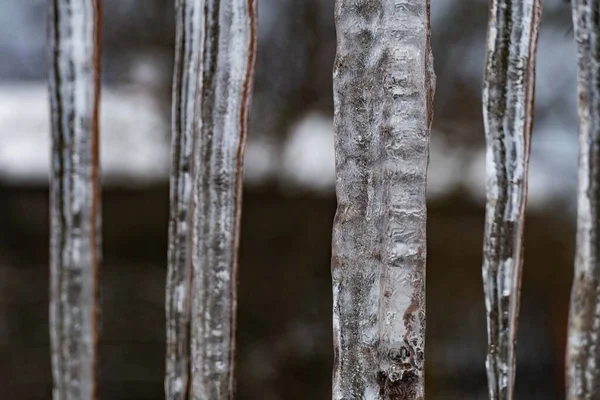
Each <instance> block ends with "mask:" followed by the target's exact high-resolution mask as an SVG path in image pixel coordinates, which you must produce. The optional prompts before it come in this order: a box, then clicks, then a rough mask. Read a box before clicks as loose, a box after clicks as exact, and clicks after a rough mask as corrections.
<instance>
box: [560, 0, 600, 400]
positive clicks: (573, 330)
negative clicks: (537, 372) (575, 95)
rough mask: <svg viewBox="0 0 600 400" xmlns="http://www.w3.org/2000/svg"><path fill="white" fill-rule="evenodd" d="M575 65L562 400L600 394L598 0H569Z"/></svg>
mask: <svg viewBox="0 0 600 400" xmlns="http://www.w3.org/2000/svg"><path fill="white" fill-rule="evenodd" d="M572 4H573V24H574V27H575V39H576V41H577V49H578V56H577V58H578V64H579V68H578V69H579V77H578V89H579V146H580V147H579V190H578V209H577V252H576V257H575V276H574V278H573V288H572V291H571V309H570V314H569V340H568V345H567V357H566V361H567V369H566V374H567V377H566V378H567V399H568V400H575V399H586V400H587V399H598V398H600V351H599V349H600V262H599V256H600V254H599V252H600V240H599V235H600V232H599V229H598V218H599V217H600V216H599V214H598V211H599V207H600V205H599V200H600V88H599V82H600V46H599V44H600V21H599V20H598V15H600V2H599V1H598V0H573V1H572Z"/></svg>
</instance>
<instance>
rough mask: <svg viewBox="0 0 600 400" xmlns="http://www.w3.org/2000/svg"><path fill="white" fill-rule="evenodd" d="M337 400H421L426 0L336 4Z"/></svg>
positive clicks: (428, 116)
mask: <svg viewBox="0 0 600 400" xmlns="http://www.w3.org/2000/svg"><path fill="white" fill-rule="evenodd" d="M335 21H336V29H337V38H338V39H337V41H338V43H337V56H336V61H335V66H334V100H335V115H334V123H335V151H336V174H337V180H336V191H337V199H338V207H337V213H336V216H335V221H334V228H333V248H332V275H333V297H334V307H333V314H334V315H333V329H334V351H335V360H334V373H333V398H334V399H339V400H341V399H366V400H372V399H423V398H424V344H425V343H424V341H425V260H426V240H425V236H426V204H425V187H426V170H427V162H428V154H429V134H430V125H431V120H432V115H433V107H432V99H433V89H434V86H435V82H434V74H433V68H432V62H433V60H432V57H431V52H430V44H429V36H430V28H429V0H395V1H388V0H358V1H357V0H337V1H336V6H335Z"/></svg>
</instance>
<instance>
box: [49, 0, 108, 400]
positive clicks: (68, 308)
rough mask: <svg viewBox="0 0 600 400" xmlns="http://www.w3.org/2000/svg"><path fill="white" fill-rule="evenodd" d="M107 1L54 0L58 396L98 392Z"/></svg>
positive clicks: (53, 310) (53, 300) (61, 399)
mask: <svg viewBox="0 0 600 400" xmlns="http://www.w3.org/2000/svg"><path fill="white" fill-rule="evenodd" d="M99 16H100V9H99V2H98V1H97V0H52V1H51V2H50V14H49V28H50V30H49V38H50V41H49V47H50V60H49V81H50V100H51V116H52V172H51V178H50V203H51V208H50V214H51V233H50V234H51V245H50V260H51V261H50V268H51V274H50V275H51V288H50V335H51V347H52V374H53V378H54V390H53V397H54V399H55V400H83V399H94V398H96V397H95V396H96V347H97V341H98V337H97V335H98V333H97V318H98V317H97V314H98V301H97V300H98V265H99V261H100V193H99V179H98V95H99V58H100V54H99V53H100V50H99V21H98V19H99Z"/></svg>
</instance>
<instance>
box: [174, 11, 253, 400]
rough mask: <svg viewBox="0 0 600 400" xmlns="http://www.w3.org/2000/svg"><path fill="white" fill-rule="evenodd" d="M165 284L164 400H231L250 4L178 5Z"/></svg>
mask: <svg viewBox="0 0 600 400" xmlns="http://www.w3.org/2000/svg"><path fill="white" fill-rule="evenodd" d="M177 18H178V19H177V26H178V28H177V32H178V33H177V54H176V60H177V61H176V70H175V78H174V96H173V97H174V98H173V101H174V104H173V107H174V113H173V145H172V147H173V164H172V167H173V171H172V177H171V221H170V235H169V236H170V237H169V273H168V282H167V332H168V347H167V376H166V380H165V389H166V392H167V398H169V399H185V398H190V399H193V400H208V399H210V400H216V399H231V398H232V396H233V389H234V377H233V366H234V355H235V312H236V301H237V300H236V281H237V250H238V244H239V229H240V217H241V195H242V192H241V189H242V187H241V185H242V170H243V168H242V163H243V155H244V154H243V153H244V145H245V138H246V130H247V121H248V114H249V107H250V98H251V93H252V83H253V73H254V62H255V58H256V0H233V1H227V2H225V1H223V2H221V1H220V0H192V1H189V0H179V1H178V2H177Z"/></svg>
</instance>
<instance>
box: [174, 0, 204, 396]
mask: <svg viewBox="0 0 600 400" xmlns="http://www.w3.org/2000/svg"><path fill="white" fill-rule="evenodd" d="M203 3H204V2H203V1H202V0H177V1H176V2H175V8H176V25H177V32H176V39H175V72H174V77H173V111H172V115H173V137H172V141H173V143H172V167H171V182H170V202H171V205H170V218H169V254H168V260H169V261H168V263H169V265H168V272H167V297H166V308H167V309H166V313H167V314H166V317H167V318H166V319H167V357H166V375H165V393H166V397H167V399H169V400H186V399H187V391H188V382H189V347H190V345H189V340H190V337H189V329H190V326H189V323H190V301H191V300H190V296H191V293H190V289H191V280H192V265H191V256H190V250H191V248H190V241H191V219H190V218H191V210H190V206H191V198H192V197H191V196H192V166H193V163H194V159H193V156H194V154H193V149H194V141H195V137H196V136H197V134H198V129H199V128H198V121H197V119H196V118H195V115H196V109H197V107H199V104H198V101H197V99H198V96H199V93H198V89H199V78H200V79H201V77H200V76H199V73H200V62H201V56H202V51H203V47H202V39H203V17H202V15H201V14H202V12H203V8H202V5H203Z"/></svg>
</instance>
